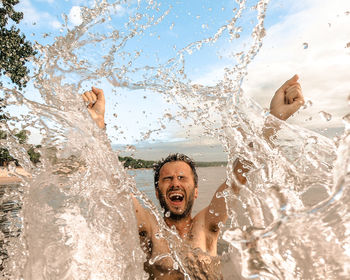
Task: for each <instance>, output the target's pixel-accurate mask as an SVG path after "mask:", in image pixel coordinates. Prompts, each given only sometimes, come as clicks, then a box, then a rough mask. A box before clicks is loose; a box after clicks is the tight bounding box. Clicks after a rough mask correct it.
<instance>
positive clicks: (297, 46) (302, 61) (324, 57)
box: [244, 0, 350, 127]
mask: <svg viewBox="0 0 350 280" xmlns="http://www.w3.org/2000/svg"><path fill="white" fill-rule="evenodd" d="M306 2H307V4H308V5H305V6H304V8H303V9H302V10H299V11H298V12H294V13H293V14H289V15H288V16H287V17H285V18H284V19H283V21H282V22H279V23H278V24H275V25H274V26H272V27H271V28H269V29H268V30H267V37H266V38H265V39H264V46H263V48H262V50H261V51H260V53H259V54H258V56H257V57H256V59H255V61H254V62H253V63H252V64H251V65H250V66H249V75H248V77H247V78H248V80H247V81H246V83H245V86H244V87H245V91H246V92H247V93H248V94H249V95H250V96H252V97H253V98H254V99H256V100H258V101H259V103H260V104H262V105H263V106H266V107H267V106H268V103H269V101H270V98H271V96H272V95H273V93H274V91H275V90H276V87H278V85H281V84H282V83H283V82H284V81H285V80H286V79H288V78H289V77H291V76H292V75H293V74H294V73H298V74H299V76H300V82H301V84H302V87H303V92H304V95H305V97H306V99H311V101H312V102H313V104H314V105H313V106H312V107H311V108H310V109H309V110H306V111H303V112H302V113H301V114H299V116H298V118H297V120H298V121H303V122H304V124H305V125H306V126H309V127H318V126H325V125H327V126H341V125H342V124H341V117H342V116H344V115H345V114H346V113H348V112H349V109H350V108H349V106H348V104H347V102H346V100H347V96H348V94H350V79H349V76H348V71H349V70H348V69H349V65H350V49H349V48H346V44H347V43H348V42H350V29H349V28H347V27H348V26H349V25H350V16H349V15H346V13H345V12H346V11H349V10H350V2H349V1H348V0H334V1H315V0H309V1H306ZM287 5H288V4H287ZM304 43H307V44H308V48H307V49H304V45H303V44H304ZM322 110H323V111H327V112H329V113H331V114H332V115H333V120H332V121H331V122H328V123H326V122H325V121H324V120H322V119H321V117H320V116H319V115H318V112H319V111H322ZM305 115H308V116H309V117H312V118H313V120H312V121H309V122H306V123H305V119H306V117H305Z"/></svg>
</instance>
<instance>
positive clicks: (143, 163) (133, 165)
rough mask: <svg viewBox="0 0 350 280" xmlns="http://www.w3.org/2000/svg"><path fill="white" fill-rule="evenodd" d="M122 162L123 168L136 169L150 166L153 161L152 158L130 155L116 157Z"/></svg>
mask: <svg viewBox="0 0 350 280" xmlns="http://www.w3.org/2000/svg"><path fill="white" fill-rule="evenodd" d="M118 158H119V160H120V161H121V162H123V164H124V167H125V168H130V169H138V168H152V167H153V164H154V163H155V162H154V161H152V160H143V159H134V158H132V157H120V156H119V157H118Z"/></svg>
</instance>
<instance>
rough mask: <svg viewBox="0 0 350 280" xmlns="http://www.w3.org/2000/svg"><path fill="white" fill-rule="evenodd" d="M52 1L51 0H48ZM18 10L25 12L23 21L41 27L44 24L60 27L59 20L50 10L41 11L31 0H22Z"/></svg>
mask: <svg viewBox="0 0 350 280" xmlns="http://www.w3.org/2000/svg"><path fill="white" fill-rule="evenodd" d="M47 1H48V2H49V3H51V0H47ZM18 10H19V11H21V12H23V21H22V22H23V23H25V24H28V25H31V26H33V25H34V26H35V27H36V28H41V27H43V26H44V25H45V26H47V25H49V26H51V27H53V28H55V29H57V28H59V27H60V23H59V22H58V20H57V19H56V18H55V17H54V16H52V15H51V14H49V13H48V12H39V11H38V10H37V9H36V8H35V7H34V6H33V4H32V3H31V2H30V0H21V1H20V2H19V4H18Z"/></svg>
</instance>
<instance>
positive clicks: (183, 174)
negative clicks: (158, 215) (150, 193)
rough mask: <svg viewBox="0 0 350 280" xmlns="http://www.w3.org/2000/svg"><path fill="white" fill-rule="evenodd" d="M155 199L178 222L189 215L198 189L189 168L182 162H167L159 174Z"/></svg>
mask: <svg viewBox="0 0 350 280" xmlns="http://www.w3.org/2000/svg"><path fill="white" fill-rule="evenodd" d="M156 195H157V198H158V199H159V202H160V205H161V207H162V208H163V209H164V210H165V213H167V212H170V218H172V219H175V220H179V219H182V218H185V217H186V216H188V215H189V214H190V213H191V210H192V206H193V202H194V199H195V198H197V196H198V189H197V188H196V187H195V185H194V177H193V173H192V169H191V167H190V166H189V165H188V164H187V163H186V162H183V161H173V162H167V163H166V164H164V165H163V166H162V168H161V169H160V172H159V181H158V189H157V190H156Z"/></svg>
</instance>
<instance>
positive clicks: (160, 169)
mask: <svg viewBox="0 0 350 280" xmlns="http://www.w3.org/2000/svg"><path fill="white" fill-rule="evenodd" d="M82 97H83V99H84V100H85V101H86V102H87V103H88V104H89V105H88V111H89V113H90V115H91V117H92V119H93V120H94V121H95V122H96V123H97V125H98V126H99V127H100V128H104V127H105V123H104V113H105V98H104V93H103V91H102V90H101V89H97V88H94V87H93V88H92V90H91V91H88V92H85V93H84V94H83V96H82ZM303 104H304V99H303V95H302V91H301V87H300V84H299V83H298V76H297V75H295V76H293V77H292V78H291V79H290V80H288V81H286V82H285V83H284V84H283V85H282V86H281V87H280V88H279V89H278V90H277V91H276V93H275V95H274V97H273V98H272V100H271V104H270V113H271V114H272V115H274V116H275V117H277V118H279V119H281V120H286V119H288V118H289V117H290V116H291V115H292V114H294V113H295V112H296V111H297V110H298V109H299V108H300V107H301V106H302V105H303ZM238 169H243V165H242V164H241V163H240V162H239V161H236V164H235V167H234V172H235V175H236V178H237V180H238V182H240V183H241V184H245V183H246V180H245V177H243V176H242V173H239V172H237V170H238ZM154 171H155V174H154V179H155V192H156V196H157V198H158V199H159V202H160V205H161V206H162V208H163V209H164V221H165V224H166V225H167V226H168V227H169V228H174V229H176V231H177V233H178V235H179V236H180V238H181V239H182V244H181V248H183V251H184V252H185V253H184V254H183V256H185V261H184V262H183V263H185V264H186V273H188V276H189V277H190V278H191V279H222V274H221V271H220V266H219V262H218V259H217V241H218V237H219V233H220V227H219V223H225V222H226V220H227V218H228V216H227V212H226V203H225V200H224V198H221V197H219V198H218V197H216V193H218V192H222V191H223V190H224V189H225V188H227V187H228V186H227V185H226V183H223V184H222V185H221V186H220V187H219V188H218V189H217V191H216V193H215V194H214V196H213V198H212V200H211V202H210V204H209V206H208V207H206V208H204V209H203V210H201V211H200V212H199V213H198V214H197V215H196V216H195V217H192V215H191V210H192V206H193V203H194V200H195V199H196V198H197V196H198V176H197V173H196V169H195V165H194V163H193V161H192V160H191V159H189V158H188V157H187V156H185V155H181V154H173V155H169V156H168V157H167V158H166V159H164V160H162V161H160V162H159V163H158V164H157V165H156V166H155V168H154ZM245 171H247V170H245ZM231 187H232V188H233V189H234V191H235V192H238V191H239V188H238V186H237V185H235V184H233V185H232V186H231ZM133 203H134V209H135V215H136V219H137V223H138V230H139V234H140V242H141V247H142V249H143V251H144V252H145V254H146V256H147V261H146V263H145V271H146V272H148V273H149V275H150V279H166V280H172V279H176V280H180V279H184V271H183V270H182V269H181V268H179V267H178V266H177V264H176V262H174V258H173V257H172V256H171V255H170V249H169V246H170V244H169V242H168V241H167V239H166V238H163V237H160V236H159V230H160V226H159V223H158V222H157V220H156V218H155V216H154V215H153V214H152V213H151V212H150V211H149V210H148V209H146V208H144V207H143V206H142V205H141V204H140V203H139V201H138V200H137V199H136V198H133ZM188 248H190V249H191V250H188ZM191 251H192V253H191Z"/></svg>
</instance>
